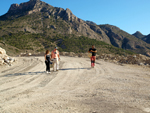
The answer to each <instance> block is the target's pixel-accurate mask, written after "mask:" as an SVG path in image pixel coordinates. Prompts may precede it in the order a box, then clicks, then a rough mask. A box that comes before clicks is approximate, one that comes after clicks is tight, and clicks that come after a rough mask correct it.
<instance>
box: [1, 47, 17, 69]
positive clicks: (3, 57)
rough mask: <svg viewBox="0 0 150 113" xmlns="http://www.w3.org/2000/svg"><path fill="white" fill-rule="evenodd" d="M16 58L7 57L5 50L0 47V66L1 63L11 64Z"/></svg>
mask: <svg viewBox="0 0 150 113" xmlns="http://www.w3.org/2000/svg"><path fill="white" fill-rule="evenodd" d="M15 61H16V60H15V59H14V58H11V57H9V56H8V55H7V54H6V51H5V50H4V49H2V48H1V47H0V66H1V65H9V66H11V65H12V63H13V62H15Z"/></svg>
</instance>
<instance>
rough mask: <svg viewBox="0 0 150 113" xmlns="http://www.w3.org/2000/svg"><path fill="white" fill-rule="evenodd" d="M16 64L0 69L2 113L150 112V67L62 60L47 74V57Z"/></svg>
mask: <svg viewBox="0 0 150 113" xmlns="http://www.w3.org/2000/svg"><path fill="white" fill-rule="evenodd" d="M17 59H18V63H16V64H14V65H13V66H11V67H3V68H0V113H150V68H146V67H140V66H133V65H123V66H121V65H117V64H114V63H109V62H105V61H103V60H97V61H96V66H95V68H90V59H88V58H75V57H61V62H60V70H59V71H57V72H53V71H52V72H51V74H47V73H45V63H44V58H43V57H24V58H17ZM51 70H52V69H51Z"/></svg>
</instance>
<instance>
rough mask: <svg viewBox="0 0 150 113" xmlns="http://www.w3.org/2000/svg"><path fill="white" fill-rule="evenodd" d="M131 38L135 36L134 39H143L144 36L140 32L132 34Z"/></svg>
mask: <svg viewBox="0 0 150 113" xmlns="http://www.w3.org/2000/svg"><path fill="white" fill-rule="evenodd" d="M133 36H135V37H137V38H140V39H141V38H143V37H144V35H143V34H142V33H141V32H140V31H136V32H135V33H134V34H133Z"/></svg>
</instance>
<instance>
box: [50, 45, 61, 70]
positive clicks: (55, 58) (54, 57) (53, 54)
mask: <svg viewBox="0 0 150 113" xmlns="http://www.w3.org/2000/svg"><path fill="white" fill-rule="evenodd" d="M51 59H52V60H53V70H54V71H58V70H59V61H60V56H59V51H58V48H57V47H55V49H54V50H53V51H52V52H51Z"/></svg>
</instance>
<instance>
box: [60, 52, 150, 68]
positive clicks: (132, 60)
mask: <svg viewBox="0 0 150 113" xmlns="http://www.w3.org/2000/svg"><path fill="white" fill-rule="evenodd" d="M60 55H62V56H70V57H83V58H88V53H73V52H60ZM96 59H104V60H106V61H110V62H113V63H118V64H137V65H141V66H142V65H146V66H150V57H147V56H145V55H141V54H136V55H128V56H119V55H112V54H101V55H97V56H96Z"/></svg>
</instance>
